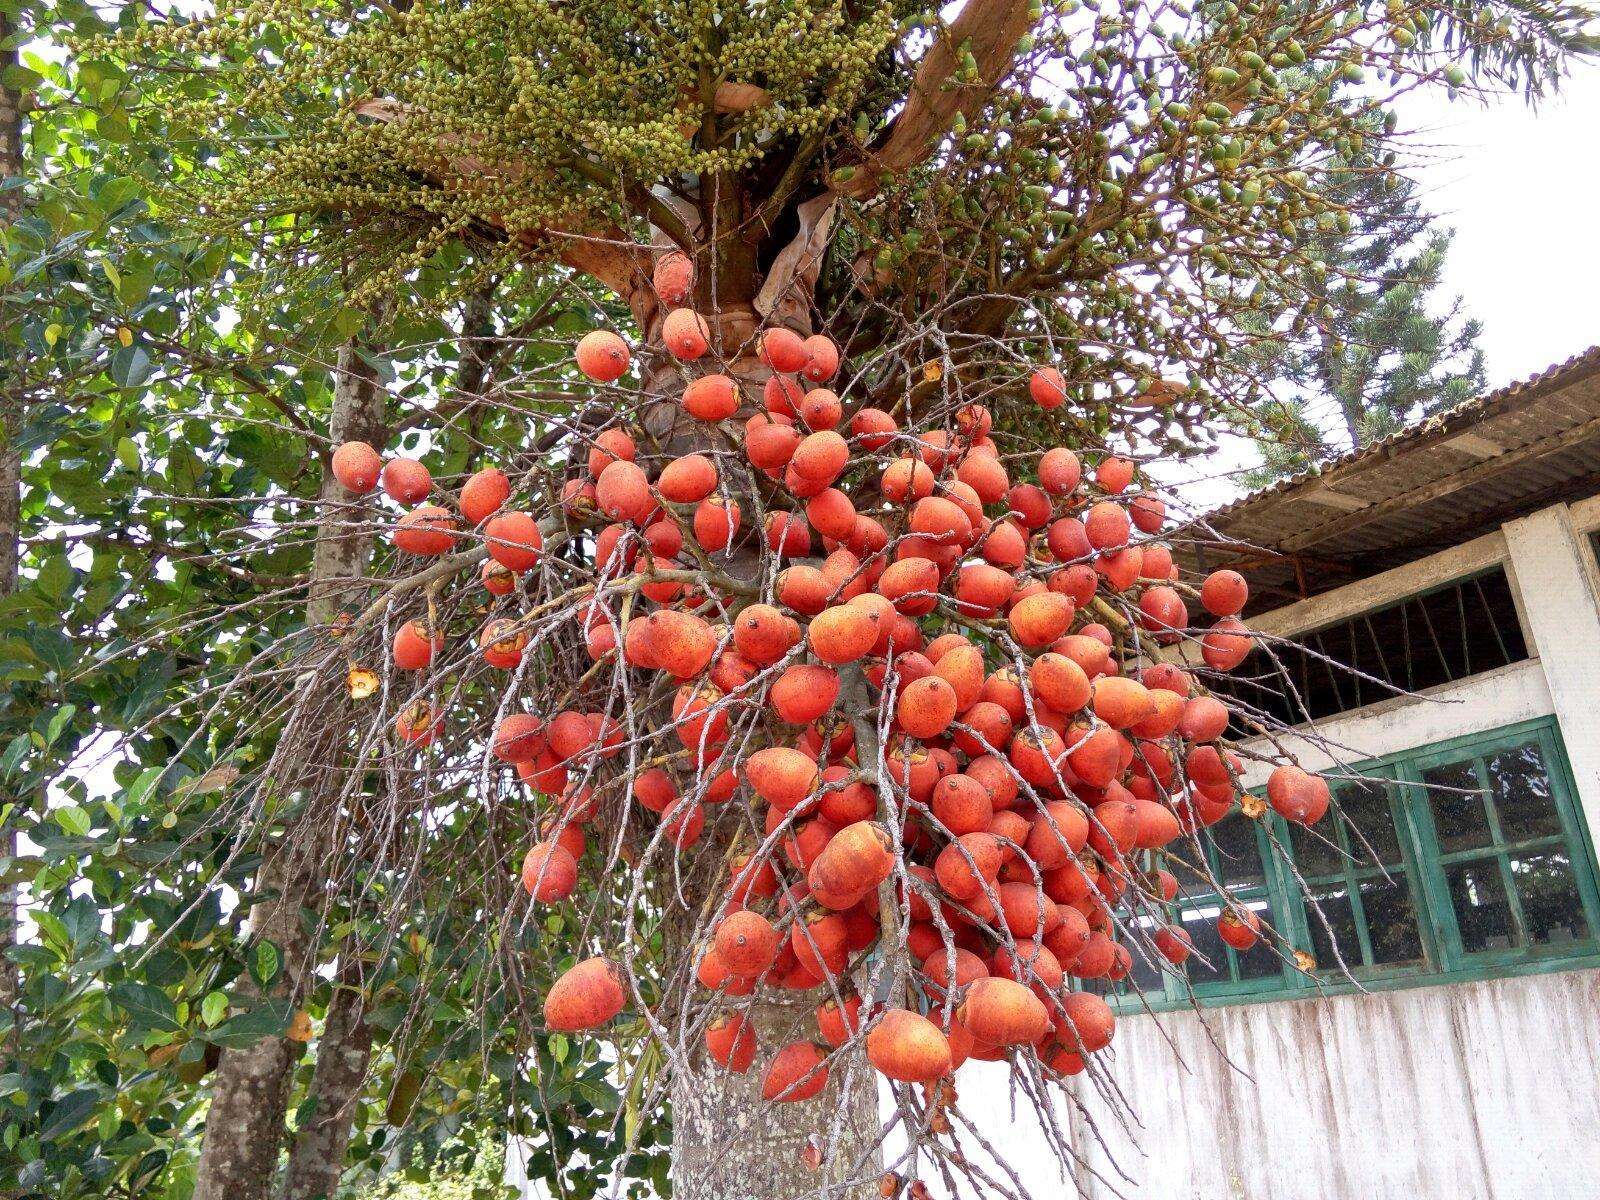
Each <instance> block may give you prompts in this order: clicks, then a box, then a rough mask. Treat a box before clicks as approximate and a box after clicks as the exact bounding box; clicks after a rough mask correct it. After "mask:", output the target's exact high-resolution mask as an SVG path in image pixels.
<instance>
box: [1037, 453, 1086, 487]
mask: <svg viewBox="0 0 1600 1200" xmlns="http://www.w3.org/2000/svg"><path fill="white" fill-rule="evenodd" d="M1082 477H1083V466H1082V464H1081V463H1079V462H1078V456H1077V455H1076V454H1074V453H1073V452H1072V451H1071V450H1068V449H1067V448H1066V447H1065V446H1057V447H1056V448H1055V449H1053V450H1046V451H1045V452H1044V454H1042V455H1041V456H1040V457H1039V486H1040V487H1042V488H1044V490H1045V491H1047V492H1049V493H1050V494H1051V495H1052V496H1066V495H1069V494H1070V493H1071V492H1072V491H1073V490H1074V489H1075V488H1076V487H1077V486H1078V480H1079V479H1081V478H1082Z"/></svg>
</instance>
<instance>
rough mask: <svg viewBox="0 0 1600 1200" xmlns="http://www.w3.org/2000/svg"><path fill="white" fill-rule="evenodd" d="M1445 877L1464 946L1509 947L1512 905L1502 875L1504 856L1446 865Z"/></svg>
mask: <svg viewBox="0 0 1600 1200" xmlns="http://www.w3.org/2000/svg"><path fill="white" fill-rule="evenodd" d="M1444 877H1445V884H1446V886H1448V887H1449V889H1450V903H1451V906H1452V907H1453V908H1454V909H1455V913H1456V924H1457V925H1458V926H1460V928H1461V946H1462V949H1464V950H1466V951H1467V952H1468V953H1474V952H1476V951H1479V950H1504V949H1506V948H1507V947H1509V946H1510V945H1511V944H1512V935H1511V908H1510V906H1509V905H1508V904H1507V903H1506V892H1505V886H1504V884H1503V883H1502V882H1501V879H1500V860H1499V859H1497V858H1480V859H1478V860H1476V861H1474V862H1464V863H1455V864H1453V865H1452V866H1448V867H1446V868H1445V872H1444Z"/></svg>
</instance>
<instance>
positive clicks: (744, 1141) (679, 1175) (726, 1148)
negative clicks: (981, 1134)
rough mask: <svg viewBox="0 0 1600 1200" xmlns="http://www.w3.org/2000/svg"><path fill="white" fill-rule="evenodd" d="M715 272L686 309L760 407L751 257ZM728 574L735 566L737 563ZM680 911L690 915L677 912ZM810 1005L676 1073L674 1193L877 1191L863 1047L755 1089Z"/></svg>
mask: <svg viewBox="0 0 1600 1200" xmlns="http://www.w3.org/2000/svg"><path fill="white" fill-rule="evenodd" d="M721 268H722V269H720V270H719V271H717V273H716V276H715V278H714V280H712V279H706V280H702V281H701V284H700V288H699V295H698V297H697V302H696V309H697V310H698V311H699V312H700V313H701V314H702V315H703V316H704V317H705V318H706V322H707V324H708V325H709V326H710V328H711V332H712V338H713V346H714V348H715V349H716V350H717V352H718V353H719V354H720V355H721V356H722V357H723V360H724V362H726V363H727V366H726V367H725V368H724V369H725V370H726V371H727V372H728V374H730V375H732V376H733V377H734V378H736V379H738V380H739V381H740V382H741V384H743V385H744V389H745V392H746V400H747V403H748V404H751V405H754V406H755V407H756V408H759V407H760V405H761V400H760V388H761V385H762V384H763V382H764V381H765V379H766V377H767V375H768V374H770V371H769V370H768V369H767V368H766V367H765V366H764V365H763V364H762V363H761V362H760V360H759V359H758V358H757V357H755V345H754V340H753V339H754V335H755V334H756V333H757V331H758V328H759V326H760V323H761V319H760V317H759V316H758V314H757V312H756V309H755V307H754V304H753V301H752V296H753V287H752V280H753V264H747V265H746V267H745V270H743V271H742V272H741V271H737V270H733V269H730V268H731V264H730V262H729V260H728V259H727V258H724V259H723V260H722V262H721ZM713 288H714V293H713ZM782 309H783V320H784V324H786V325H788V326H790V327H791V328H794V329H796V330H797V331H800V332H810V329H809V326H808V322H809V315H808V312H807V310H806V306H805V305H804V304H803V303H785V304H783V305H782ZM637 310H638V306H635V311H637ZM644 329H645V332H646V334H647V339H648V340H649V341H650V342H651V343H658V340H659V339H658V334H659V330H658V328H657V326H656V324H655V323H654V322H652V323H650V324H648V325H646V326H645V327H644ZM735 356H737V357H735ZM660 359H661V361H662V362H663V363H664V364H666V365H663V366H662V367H660V368H659V369H657V370H655V371H653V372H651V373H649V374H647V376H646V378H645V387H646V390H647V391H648V392H650V393H651V394H657V395H672V394H674V392H675V384H676V367H675V366H673V365H671V360H670V359H668V358H667V356H666V355H665V353H664V352H663V353H662V354H661V355H660ZM672 407H673V408H675V406H672ZM653 417H656V414H646V421H647V422H650V423H653V422H652V418H653ZM656 419H659V418H658V417H657V418H656ZM663 424H665V423H664V422H663ZM692 424H693V426H694V427H692V428H689V429H685V428H684V427H683V424H682V423H681V422H680V423H679V425H678V431H677V436H675V437H674V438H672V439H671V442H670V447H669V448H670V450H671V452H672V453H674V454H690V453H694V452H696V451H703V450H706V449H709V448H713V439H712V438H711V437H710V435H709V434H708V433H707V432H706V431H705V430H704V428H703V427H699V425H698V422H695V423H692ZM744 507H745V511H746V512H747V513H748V512H751V511H753V510H752V506H751V505H749V504H748V503H747V502H746V503H745V504H744ZM755 569H756V567H755V563H754V562H752V563H750V564H749V570H750V571H752V572H753V571H754V570H755ZM731 570H732V571H733V573H734V574H738V573H739V568H738V565H735V566H734V567H733V568H731ZM691 901H692V904H691V908H690V912H693V911H696V910H697V909H698V900H697V899H696V898H694V897H691ZM686 919H692V918H690V917H688V916H687V914H686ZM702 997H703V994H702ZM817 1002H818V997H817V996H816V995H813V994H810V993H806V994H795V993H778V994H776V995H773V994H771V993H768V998H763V999H760V1000H758V1001H757V1002H756V1003H754V1004H752V1005H751V1006H750V1007H749V1008H748V1009H746V1010H745V1013H746V1017H747V1019H749V1020H750V1021H751V1022H752V1024H753V1025H754V1026H755V1029H756V1033H757V1040H758V1044H759V1046H760V1051H759V1053H758V1056H757V1060H756V1063H755V1065H754V1066H753V1067H752V1068H751V1069H750V1070H749V1071H748V1072H746V1073H745V1074H743V1075H732V1074H729V1073H728V1072H726V1071H724V1070H722V1069H721V1068H719V1067H717V1066H716V1065H715V1064H713V1063H711V1062H709V1061H708V1060H706V1059H705V1058H704V1056H703V1055H697V1056H696V1061H695V1064H694V1065H695V1069H694V1072H693V1074H686V1075H680V1076H679V1077H678V1078H677V1079H675V1080H674V1083H673V1090H672V1189H673V1196H674V1197H675V1198H676V1200H794V1198H795V1197H800V1196H805V1195H810V1194H813V1193H815V1192H817V1191H818V1190H819V1189H822V1188H824V1187H829V1186H830V1185H832V1187H831V1190H830V1195H832V1196H835V1197H847V1198H849V1200H856V1198H857V1197H865V1196H867V1195H869V1194H874V1193H875V1192H876V1188H875V1187H874V1186H872V1185H871V1184H861V1185H858V1186H856V1187H853V1188H847V1187H844V1186H843V1185H844V1183H845V1182H846V1181H848V1180H852V1179H856V1180H876V1178H877V1177H878V1175H879V1173H880V1172H881V1166H879V1162H880V1159H879V1155H878V1149H877V1146H876V1144H875V1141H876V1137H877V1133H878V1125H879V1123H878V1117H877V1087H876V1084H875V1083H874V1078H873V1075H872V1072H871V1071H870V1070H868V1069H867V1065H866V1061H865V1056H864V1055H861V1054H859V1053H858V1054H857V1055H856V1056H855V1061H854V1062H853V1063H851V1062H847V1061H836V1062H835V1063H834V1064H833V1066H832V1067H831V1070H830V1075H829V1082H828V1086H827V1087H826V1089H825V1090H824V1091H823V1092H822V1094H821V1095H819V1096H817V1097H816V1098H814V1099H812V1100H807V1101H803V1102H799V1103H793V1104H769V1103H767V1102H766V1101H765V1100H763V1099H762V1096H761V1083H762V1077H763V1074H764V1067H765V1064H766V1062H767V1060H768V1059H769V1058H770V1056H771V1055H772V1054H773V1053H775V1052H776V1051H777V1050H778V1049H779V1048H780V1047H782V1046H783V1045H785V1044H787V1043H788V1042H792V1041H796V1040H814V1039H815V1038H816V1036H817V1030H816V1027H815V1023H814V1020H813V1017H812V1014H813V1012H814V1010H815V1008H816V1004H817ZM847 1076H848V1080H847V1078H846V1077H847ZM819 1151H820V1153H821V1155H822V1162H821V1165H820V1167H813V1166H809V1165H807V1157H808V1152H810V1153H813V1154H814V1153H816V1152H819Z"/></svg>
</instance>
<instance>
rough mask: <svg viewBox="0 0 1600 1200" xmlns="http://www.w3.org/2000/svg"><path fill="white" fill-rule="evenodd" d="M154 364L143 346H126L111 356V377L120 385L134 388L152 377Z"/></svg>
mask: <svg viewBox="0 0 1600 1200" xmlns="http://www.w3.org/2000/svg"><path fill="white" fill-rule="evenodd" d="M151 370H152V364H151V362H150V356H149V355H148V354H147V353H145V349H144V347H143V346H140V345H138V344H137V343H135V344H134V345H132V346H124V347H123V348H122V349H120V350H118V351H117V352H116V353H115V354H113V355H112V356H111V378H112V379H114V380H115V381H116V382H117V385H118V386H119V387H125V388H134V387H138V386H139V385H140V384H142V383H143V382H144V381H145V380H146V379H149V378H150V372H151Z"/></svg>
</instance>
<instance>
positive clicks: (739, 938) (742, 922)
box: [715, 909, 779, 975]
mask: <svg viewBox="0 0 1600 1200" xmlns="http://www.w3.org/2000/svg"><path fill="white" fill-rule="evenodd" d="M778 942H779V935H778V931H777V930H776V929H774V928H773V927H772V922H770V921H768V920H767V919H766V918H765V917H763V916H762V915H761V914H760V913H755V912H750V911H749V910H748V909H746V910H744V911H742V912H735V913H729V914H728V915H727V916H726V917H723V918H722V920H721V921H720V922H718V924H717V932H716V938H715V945H716V948H717V953H718V954H719V955H721V956H722V961H723V962H725V963H727V964H728V968H729V969H730V970H732V971H733V972H734V973H735V974H736V975H760V974H761V973H762V972H763V971H765V970H766V969H767V968H768V967H770V966H771V965H772V963H773V960H774V959H775V958H776V957H777V956H778Z"/></svg>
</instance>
